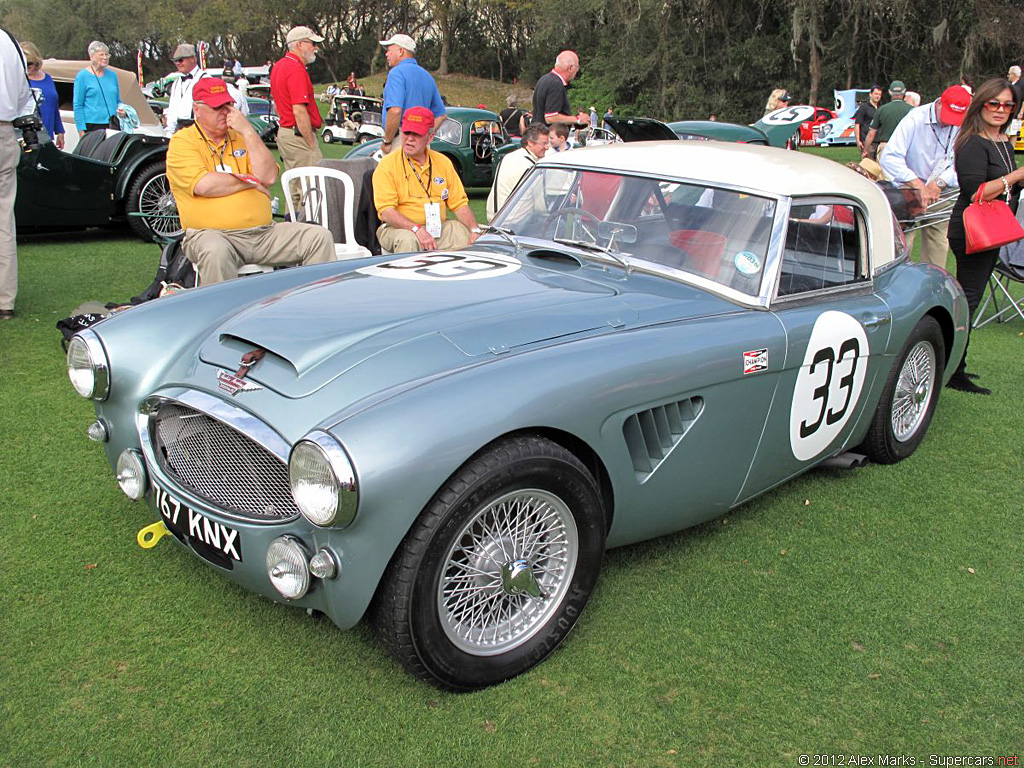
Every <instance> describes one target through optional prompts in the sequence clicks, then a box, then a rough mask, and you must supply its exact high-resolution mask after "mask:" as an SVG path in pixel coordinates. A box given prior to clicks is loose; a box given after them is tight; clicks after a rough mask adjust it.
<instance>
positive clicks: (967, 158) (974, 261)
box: [946, 135, 1020, 372]
mask: <svg viewBox="0 0 1024 768" xmlns="http://www.w3.org/2000/svg"><path fill="white" fill-rule="evenodd" d="M955 162H956V176H957V180H958V181H959V183H960V196H959V197H958V198H957V199H956V203H955V204H954V205H953V212H952V213H951V214H950V217H949V232H948V233H947V235H946V237H947V238H948V239H949V247H950V249H951V250H952V251H953V256H954V257H955V258H956V279H957V281H958V282H959V283H960V287H961V288H963V289H964V293H965V294H967V307H968V309H969V310H970V313H971V319H970V322H973V321H974V311H975V310H976V309H977V308H978V304H980V303H981V297H982V296H983V295H984V293H985V286H986V285H988V279H989V277H990V276H991V275H992V269H993V268H994V267H995V265H996V261H997V260H998V258H999V249H998V248H994V249H992V250H990V251H981V252H980V253H970V254H969V253H967V236H966V234H965V233H964V210H965V209H966V208H967V206H968V205H970V204H971V199H972V198H973V197H974V195H975V194H977V192H978V187H980V186H981V185H982V184H984V183H985V182H987V181H992V180H993V179H998V178H999V177H1001V176H1005V175H1006V174H1008V173H1010V172H1011V171H1014V170H1016V168H1017V165H1016V161H1015V160H1014V157H1013V144H1012V143H1011V142H1009V141H1004V142H999V143H997V142H994V141H991V140H989V139H986V138H983V137H982V136H978V135H974V136H971V137H969V138H968V139H967V140H966V141H965V142H964V145H963V146H962V147H961V148H960V149H959V150H958V151H957V153H956V158H955ZM1010 190H1011V199H1010V208H1011V209H1012V210H1014V211H1016V210H1017V201H1018V199H1019V197H1020V187H1019V186H1017V185H1014V186H1012V187H1011V188H1010ZM968 328H970V324H968ZM969 342H970V339H969V338H968V343H969ZM951 362H952V361H951ZM966 364H967V349H966V348H965V349H964V356H963V359H962V360H960V365H959V367H958V368H957V371H961V372H962V371H963V370H964V368H965V367H966Z"/></svg>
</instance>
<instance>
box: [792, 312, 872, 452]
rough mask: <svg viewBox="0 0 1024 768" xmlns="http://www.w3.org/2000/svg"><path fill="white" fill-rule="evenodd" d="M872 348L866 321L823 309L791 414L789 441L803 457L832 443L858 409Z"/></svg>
mask: <svg viewBox="0 0 1024 768" xmlns="http://www.w3.org/2000/svg"><path fill="white" fill-rule="evenodd" d="M868 351H869V350H868V337H867V334H865V333H864V328H863V326H861V324H860V323H858V322H857V321H856V320H854V319H853V318H852V317H850V316H849V315H847V314H845V313H843V312H823V313H822V314H821V315H819V317H818V319H817V320H816V321H815V322H814V329H813V330H812V331H811V338H810V341H809V342H808V344H807V354H806V355H804V362H803V365H802V366H801V367H800V370H799V371H798V372H797V376H796V388H795V389H794V391H793V408H792V410H791V412H790V419H789V443H790V445H791V446H792V448H793V455H794V456H796V458H797V459H799V460H800V461H809V460H810V459H813V458H815V457H816V456H818V455H819V454H821V452H822V451H824V450H825V449H826V448H828V447H829V445H831V444H832V441H833V440H835V438H836V437H837V436H838V435H839V433H840V432H842V431H843V427H845V426H846V423H847V421H849V419H850V416H851V415H852V414H853V412H854V411H855V410H856V407H855V406H856V405H857V400H858V399H859V398H860V395H861V390H862V389H863V387H864V376H865V374H866V373H867V361H868Z"/></svg>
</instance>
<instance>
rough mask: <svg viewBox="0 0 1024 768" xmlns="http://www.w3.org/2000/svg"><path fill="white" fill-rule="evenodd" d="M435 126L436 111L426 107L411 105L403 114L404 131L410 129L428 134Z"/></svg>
mask: <svg viewBox="0 0 1024 768" xmlns="http://www.w3.org/2000/svg"><path fill="white" fill-rule="evenodd" d="M433 127H434V113H433V112H431V111H430V110H429V109H427V108H426V107H409V108H408V109H407V110H405V114H404V115H402V133H405V132H406V131H409V132H411V133H418V134H419V135H420V136H426V135H427V134H428V133H430V129H431V128H433Z"/></svg>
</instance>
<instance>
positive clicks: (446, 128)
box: [435, 117, 462, 144]
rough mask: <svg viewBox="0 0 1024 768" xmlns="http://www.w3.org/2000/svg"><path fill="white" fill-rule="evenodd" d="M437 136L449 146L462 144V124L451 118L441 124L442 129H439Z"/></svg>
mask: <svg viewBox="0 0 1024 768" xmlns="http://www.w3.org/2000/svg"><path fill="white" fill-rule="evenodd" d="M435 136H436V138H438V139H440V140H441V141H447V142H448V143H449V144H461V143H462V123H460V122H459V121H458V120H452V119H451V118H450V117H449V118H448V119H447V120H445V121H444V122H443V123H441V127H440V128H438V129H437V133H436V134H435Z"/></svg>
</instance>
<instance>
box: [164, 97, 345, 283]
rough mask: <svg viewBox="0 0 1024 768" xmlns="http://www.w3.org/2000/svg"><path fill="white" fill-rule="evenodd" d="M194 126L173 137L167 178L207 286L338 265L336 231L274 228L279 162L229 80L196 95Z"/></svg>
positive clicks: (187, 251) (187, 242)
mask: <svg viewBox="0 0 1024 768" xmlns="http://www.w3.org/2000/svg"><path fill="white" fill-rule="evenodd" d="M192 100H193V102H194V106H195V123H194V124H193V125H191V126H189V127H188V128H184V129H182V130H180V131H178V132H177V133H175V134H174V136H173V137H172V138H171V143H170V146H168V148H167V179H168V181H169V182H170V184H171V192H172V193H173V194H174V200H175V202H176V203H177V204H178V215H179V216H180V217H181V225H182V227H183V228H184V229H185V238H184V240H183V241H182V247H183V248H184V249H185V255H186V256H187V257H188V258H189V260H190V261H191V262H192V263H193V264H195V265H196V268H197V269H198V270H199V282H200V283H201V284H203V285H207V284H209V283H219V282H222V281H224V280H230V279H231V278H233V277H235V276H236V275H237V273H238V268H239V267H240V266H241V265H242V264H295V263H299V262H301V263H302V264H321V263H323V262H327V261H334V259H335V256H334V241H333V238H332V237H331V233H330V230H328V229H326V228H324V227H318V226H316V225H314V224H298V223H292V222H284V223H282V224H274V223H273V218H272V216H271V213H270V190H269V188H270V185H271V184H273V183H274V181H275V179H276V178H277V163H275V162H274V158H273V157H272V156H271V154H270V151H269V150H268V149H267V148H266V146H265V145H264V144H263V141H262V140H261V139H260V137H259V136H258V135H257V133H256V131H255V129H253V127H252V125H251V124H250V123H249V121H248V120H247V119H246V117H245V115H243V114H242V113H241V112H239V111H238V110H237V109H235V107H234V100H233V99H232V98H231V94H230V93H228V88H227V85H226V84H225V83H224V81H223V80H220V79H219V78H215V77H204V78H203V79H202V80H200V81H199V82H198V83H196V85H195V87H194V88H193V89H192Z"/></svg>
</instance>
